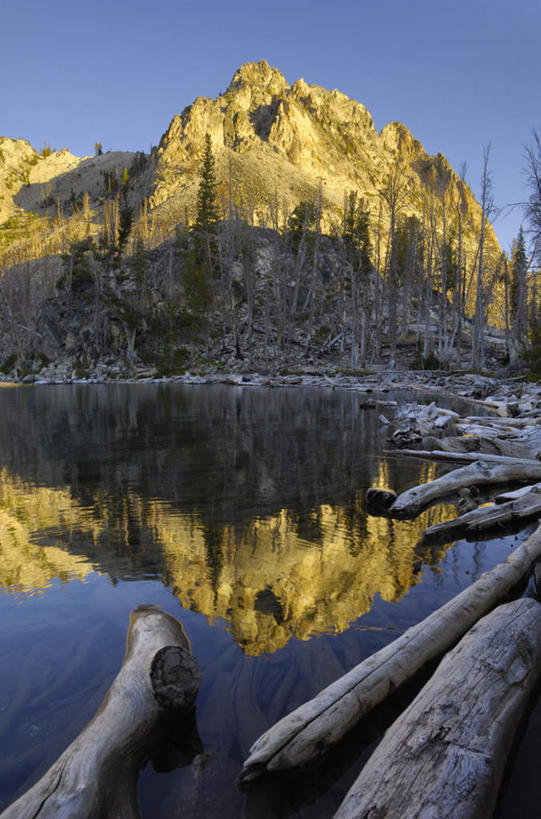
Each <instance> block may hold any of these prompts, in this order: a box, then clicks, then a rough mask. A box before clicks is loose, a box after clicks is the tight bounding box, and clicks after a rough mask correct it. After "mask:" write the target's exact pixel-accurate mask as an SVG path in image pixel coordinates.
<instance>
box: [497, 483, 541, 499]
mask: <svg viewBox="0 0 541 819" xmlns="http://www.w3.org/2000/svg"><path fill="white" fill-rule="evenodd" d="M532 489H540V490H541V483H530V484H528V486H521V487H520V489H511V490H509V492H502V493H501V495H496V497H495V498H494V503H507V501H510V500H516V498H521V497H522V496H523V495H526V494H527V493H528V492H530V491H531V490H532Z"/></svg>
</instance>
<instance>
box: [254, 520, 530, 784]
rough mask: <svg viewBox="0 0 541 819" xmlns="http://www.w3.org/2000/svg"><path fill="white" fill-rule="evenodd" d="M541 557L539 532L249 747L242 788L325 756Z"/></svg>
mask: <svg viewBox="0 0 541 819" xmlns="http://www.w3.org/2000/svg"><path fill="white" fill-rule="evenodd" d="M540 556H541V526H538V527H537V529H536V530H535V532H534V533H533V534H532V535H531V536H530V537H529V538H528V539H527V540H526V541H525V542H524V543H522V544H521V545H520V546H519V547H517V548H516V549H515V550H514V551H513V552H511V554H510V555H509V557H508V558H507V559H506V560H505V562H504V563H500V564H498V565H497V566H496V567H495V568H494V569H492V570H491V571H489V572H486V573H485V574H483V575H482V576H481V577H480V578H479V580H477V581H476V582H475V583H473V584H472V585H471V586H469V587H468V588H467V589H464V591H462V592H461V593H460V594H458V595H457V596H456V597H454V598H453V599H452V600H449V602H448V603H446V604H445V605H444V606H442V607H441V608H440V609H438V610H437V611H435V612H433V613H432V614H431V615H430V616H429V617H427V618H426V619H425V620H423V621H422V622H421V623H418V624H417V625H415V626H412V627H411V628H410V629H408V630H407V631H406V632H405V633H404V634H402V635H401V636H400V637H398V638H397V639H396V640H394V641H393V642H392V643H390V644H389V645H387V646H385V647H384V648H382V649H380V650H379V651H377V652H376V653H375V654H373V655H372V656H371V657H368V658H367V659H366V660H364V661H363V662H362V663H360V664H359V665H357V666H355V668H353V669H352V670H351V671H349V672H348V673H347V674H345V675H344V676H343V677H340V679H338V680H336V681H335V682H334V683H331V685H329V686H327V688H325V689H323V691H321V692H320V693H319V694H318V695H317V696H316V697H314V699H312V700H309V701H308V702H306V703H304V704H303V705H301V706H300V707H299V708H297V709H296V710H295V711H292V712H291V714H288V715H287V716H285V717H283V719H281V720H280V721H279V722H277V723H276V725H274V726H273V727H272V728H270V729H269V730H268V731H266V732H265V733H264V734H263V735H262V736H261V737H259V739H258V740H257V741H256V742H255V743H254V744H253V745H252V747H251V748H250V754H249V756H248V758H247V759H246V761H245V762H244V766H243V770H242V773H241V775H240V782H241V783H246V782H249V781H250V780H252V779H255V778H256V777H258V776H259V775H260V774H261V773H263V771H265V770H269V771H279V770H285V769H287V768H292V767H295V766H297V765H302V764H304V763H306V762H308V761H310V760H311V759H313V758H314V757H316V756H318V755H319V754H321V753H323V752H324V751H326V750H327V749H328V748H330V747H331V746H332V745H334V744H335V743H336V742H338V741H339V740H340V739H341V738H342V737H343V736H344V734H345V733H346V732H347V731H349V730H350V728H352V727H353V726H354V725H355V724H356V723H357V722H358V721H359V720H360V718H361V717H363V716H364V715H365V714H366V713H368V711H370V710H371V709H372V708H374V707H375V706H376V705H378V703H380V702H382V700H384V699H385V698H386V697H387V696H388V695H389V694H390V693H391V692H392V691H394V690H395V689H396V688H397V687H398V686H399V685H402V683H404V682H405V681H406V680H409V679H411V678H412V677H413V676H414V675H415V674H416V673H417V672H418V671H419V670H420V669H421V668H422V667H423V666H424V665H425V664H426V663H427V662H429V661H430V660H433V659H434V658H436V657H438V656H439V655H440V654H442V653H443V652H444V651H446V650H447V649H448V648H449V647H450V646H452V645H453V644H454V643H455V642H456V641H457V640H458V639H459V638H460V637H462V636H463V635H464V634H465V632H466V631H467V630H468V629H469V628H471V626H472V625H474V623H476V622H477V620H479V618H480V617H482V616H483V615H485V614H487V613H488V612H489V611H491V610H492V609H493V608H494V607H495V606H497V605H498V604H499V603H500V602H501V601H502V600H503V599H505V597H507V596H508V595H509V593H510V592H511V590H512V589H513V588H514V587H515V586H516V585H517V584H518V583H519V582H520V581H521V580H522V579H523V578H524V577H525V576H526V575H527V574H528V573H529V572H530V570H531V568H532V566H533V564H534V563H535V561H536V560H537V559H538V558H539V557H540Z"/></svg>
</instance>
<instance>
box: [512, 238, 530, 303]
mask: <svg viewBox="0 0 541 819" xmlns="http://www.w3.org/2000/svg"><path fill="white" fill-rule="evenodd" d="M527 269H528V257H527V255H526V241H525V239H524V231H523V230H522V227H521V228H520V230H519V232H518V237H517V240H516V242H515V243H514V247H513V258H512V266H511V299H510V301H511V314H512V316H513V317H515V316H516V314H517V310H518V308H519V300H520V287H521V281H522V282H523V283H524V282H525V279H526V272H527Z"/></svg>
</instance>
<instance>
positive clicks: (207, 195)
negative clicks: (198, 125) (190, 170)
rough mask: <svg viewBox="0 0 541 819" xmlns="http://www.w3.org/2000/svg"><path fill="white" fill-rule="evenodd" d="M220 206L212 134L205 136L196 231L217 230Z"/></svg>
mask: <svg viewBox="0 0 541 819" xmlns="http://www.w3.org/2000/svg"><path fill="white" fill-rule="evenodd" d="M217 225H218V206H217V204H216V171H215V163H214V154H213V153H212V144H211V140H210V134H208V133H207V135H206V137H205V153H204V156H203V165H202V168H201V181H200V183H199V191H198V194H197V212H196V218H195V228H194V229H195V231H196V232H197V233H200V234H203V235H208V234H212V233H215V232H216V227H217Z"/></svg>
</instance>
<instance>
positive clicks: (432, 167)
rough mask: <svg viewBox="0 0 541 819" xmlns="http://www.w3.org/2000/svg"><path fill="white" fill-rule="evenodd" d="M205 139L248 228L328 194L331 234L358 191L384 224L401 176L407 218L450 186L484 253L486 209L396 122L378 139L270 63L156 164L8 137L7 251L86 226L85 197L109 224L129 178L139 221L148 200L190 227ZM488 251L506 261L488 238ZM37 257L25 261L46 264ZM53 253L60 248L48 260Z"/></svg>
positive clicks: (3, 160)
mask: <svg viewBox="0 0 541 819" xmlns="http://www.w3.org/2000/svg"><path fill="white" fill-rule="evenodd" d="M207 133H209V134H210V137H211V140H212V147H213V151H214V153H215V158H216V168H217V179H218V190H219V198H220V203H221V205H222V207H223V209H224V212H225V213H227V212H228V208H229V207H230V206H231V205H235V207H236V208H237V210H240V212H241V215H242V216H244V217H245V218H246V220H247V221H249V222H250V223H255V224H259V225H266V226H269V227H275V228H276V227H280V226H282V225H283V224H284V223H285V222H286V221H287V218H288V216H289V214H290V213H291V211H292V210H293V209H294V208H295V207H296V206H297V205H298V204H299V202H301V201H306V200H308V201H314V200H316V199H317V197H318V195H319V190H320V186H321V197H322V206H323V208H322V225H323V228H324V230H327V231H330V230H331V229H332V227H333V226H339V225H341V222H342V214H343V205H344V197H345V195H346V194H348V193H349V192H350V191H357V192H358V193H359V194H360V196H362V197H364V199H365V201H366V203H367V206H368V208H369V209H370V210H371V212H372V215H373V217H374V218H373V221H374V222H375V221H376V217H377V215H378V211H379V207H380V201H381V196H380V193H381V191H382V190H383V189H384V188H385V186H386V185H387V184H388V181H389V179H390V177H391V176H392V174H393V172H394V171H395V170H396V169H397V168H398V169H399V173H400V178H401V181H402V183H403V185H404V187H405V189H406V196H405V198H404V207H403V211H404V214H407V215H415V216H417V217H418V218H422V213H423V209H425V212H426V198H427V193H429V192H431V193H433V194H435V196H436V198H437V197H439V196H440V195H441V189H442V186H444V185H447V192H448V199H449V201H450V202H453V203H454V206H455V208H456V207H460V209H461V212H462V218H463V220H464V236H465V240H466V246H467V245H468V237H470V238H471V242H470V244H472V245H473V244H474V243H475V242H476V241H477V237H476V236H475V233H476V231H477V229H478V227H479V224H480V208H479V205H478V203H477V202H476V200H475V198H474V196H473V194H472V192H471V190H470V188H469V187H468V185H467V184H465V183H464V182H463V181H462V180H461V179H460V178H459V176H458V174H457V173H456V172H455V171H454V170H453V169H452V168H451V166H450V164H449V163H448V161H447V160H446V158H445V157H444V156H443V154H441V153H440V154H437V155H436V156H430V155H428V154H427V153H426V151H425V150H424V148H423V146H422V145H421V143H420V142H419V141H418V140H416V139H415V138H414V137H413V136H412V134H411V133H410V132H409V131H408V129H407V128H406V126H405V125H402V124H401V123H398V122H391V123H389V124H388V125H386V126H385V127H384V128H383V129H382V131H381V132H380V133H378V132H377V130H376V129H375V128H374V123H373V120H372V116H371V115H370V113H369V112H368V111H367V110H366V108H365V107H364V106H363V105H362V104H361V103H359V102H356V101H355V100H352V99H350V98H349V97H347V96H345V95H344V94H342V93H341V92H340V91H337V90H334V91H327V90H326V89H325V88H321V87H320V86H318V85H309V84H307V83H306V82H305V81H304V80H303V79H300V80H297V82H295V83H293V85H291V86H290V85H288V83H287V82H286V80H285V78H284V76H283V74H281V73H280V71H278V69H276V68H272V67H271V66H269V65H268V63H267V62H266V61H265V60H261V61H260V62H258V63H246V64H245V65H243V66H242V67H241V68H240V69H239V70H238V71H237V72H236V74H235V75H234V77H233V79H232V80H231V83H230V84H229V86H228V88H227V90H226V91H225V93H224V94H221V95H219V96H218V97H217V98H216V99H215V100H212V99H208V98H204V97H199V98H198V99H196V100H195V102H193V103H192V105H190V106H188V107H187V108H185V109H184V111H183V112H182V113H181V114H177V115H175V116H174V117H173V119H172V121H171V123H170V125H169V127H168V129H167V131H166V132H165V133H164V134H163V136H162V138H161V140H160V143H159V146H158V148H157V149H154V150H153V151H152V155H151V156H148V155H146V154H144V153H143V152H138V153H137V154H135V153H130V152H127V151H112V152H107V153H105V154H103V155H100V156H93V157H81V158H79V157H76V156H74V155H73V154H71V153H70V152H69V151H68V150H67V149H66V148H64V149H62V150H60V151H52V150H51V149H45V150H44V151H42V152H38V151H36V150H35V149H34V148H32V146H31V145H30V144H29V143H28V142H26V141H24V140H14V139H10V138H4V137H1V138H0V248H1V247H2V245H4V247H5V246H6V244H7V240H9V239H19V238H20V236H21V234H23V233H24V232H26V233H28V225H29V222H30V223H33V224H34V226H35V229H36V230H37V227H38V226H37V225H36V224H35V223H36V218H35V217H36V216H37V217H41V221H42V222H43V221H44V218H45V217H49V220H50V219H55V218H57V217H58V214H59V207H61V212H62V216H63V218H68V217H70V216H72V215H73V214H75V215H77V214H80V212H81V210H82V208H83V205H84V201H83V200H84V198H85V194H87V195H88V196H87V198H86V207H87V209H89V217H90V218H91V219H92V221H93V222H94V223H95V224H98V223H100V222H101V219H102V212H103V203H104V200H106V199H107V196H108V195H109V194H110V193H111V180H113V181H114V180H117V183H118V181H119V180H120V178H121V175H122V173H123V170H124V168H126V169H128V171H129V175H130V198H131V203H132V206H133V207H134V209H135V211H136V212H137V210H138V209H139V208H140V206H141V204H142V203H143V202H144V201H145V200H147V201H148V204H149V213H150V214H151V215H152V214H155V215H156V218H157V219H159V220H160V222H163V221H164V220H165V221H166V222H167V224H168V225H169V226H172V225H174V224H175V223H179V222H184V223H185V222H186V221H190V220H191V219H193V216H194V212H195V199H196V194H197V189H198V185H199V173H200V168H201V159H202V155H203V150H204V141H205V136H206V134H207ZM17 220H18V221H17ZM6 223H7V224H6ZM383 224H384V225H385V224H386V212H383ZM23 227H24V231H23V230H17V228H23ZM47 229H48V231H49V232H50V226H49V225H47ZM53 230H54V228H53ZM2 240H3V241H2ZM488 241H489V244H490V246H492V247H493V248H494V249H495V250H497V249H498V244H497V240H496V237H495V235H494V232H493V230H492V227H490V226H489V228H488ZM35 245H36V242H34V249H33V250H29V251H28V254H27V255H29V256H34V257H35V256H36V255H43V254H42V253H40V252H37V251H36V248H35ZM55 249H56V248H55V246H54V243H53V246H52V247H51V246H50V243H49V244H48V245H47V247H46V248H45V250H46V252H54V251H55Z"/></svg>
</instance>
